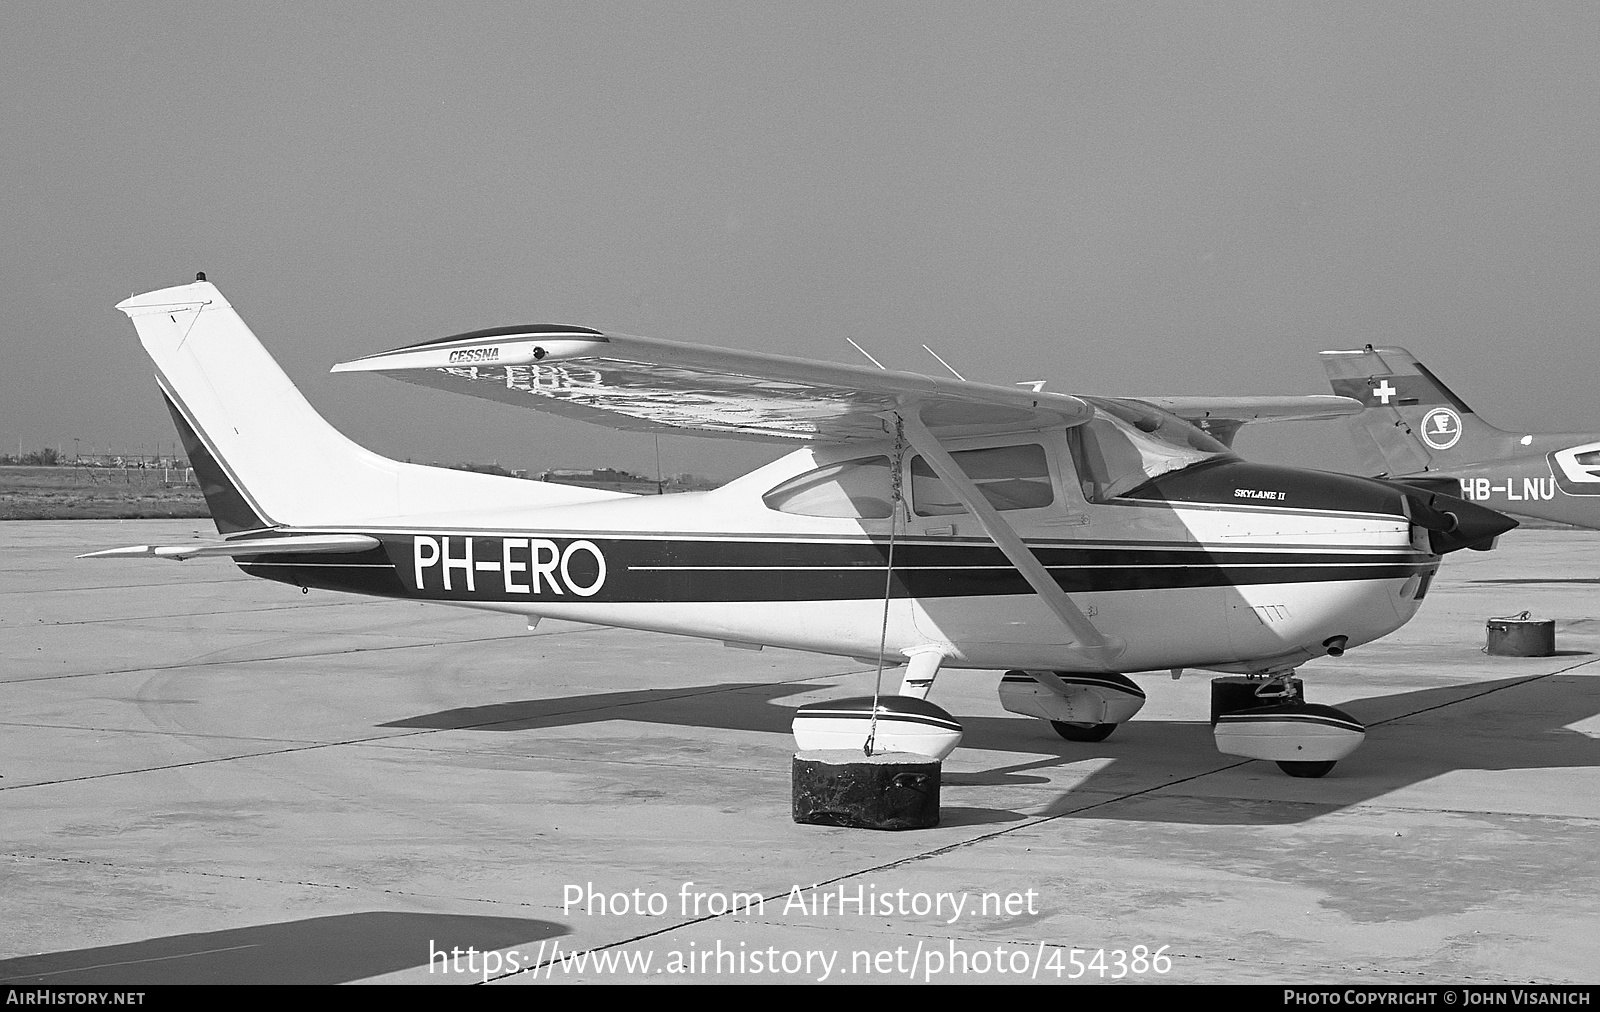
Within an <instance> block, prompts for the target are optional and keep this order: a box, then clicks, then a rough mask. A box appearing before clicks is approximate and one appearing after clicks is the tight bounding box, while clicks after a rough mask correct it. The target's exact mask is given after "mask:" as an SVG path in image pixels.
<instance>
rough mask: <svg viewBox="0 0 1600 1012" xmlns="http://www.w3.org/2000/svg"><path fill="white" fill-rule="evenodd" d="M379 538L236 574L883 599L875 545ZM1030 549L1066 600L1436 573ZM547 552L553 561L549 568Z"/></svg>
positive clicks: (1005, 587)
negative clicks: (376, 543)
mask: <svg viewBox="0 0 1600 1012" xmlns="http://www.w3.org/2000/svg"><path fill="white" fill-rule="evenodd" d="M381 540H382V547H380V548H375V549H372V550H370V551H367V552H360V553H352V554H350V555H346V556H342V557H341V558H340V559H339V560H338V561H332V560H329V561H323V560H321V559H316V558H312V557H310V556H305V555H298V556H297V555H289V554H285V555H276V556H275V555H261V556H257V557H254V558H252V559H250V560H249V561H241V563H240V565H241V566H243V567H244V568H245V570H246V571H247V572H249V573H251V574H252V575H256V576H262V577H266V578H268V579H277V580H282V581H283V582H286V583H292V584H294V585H296V586H317V587H325V588H328V589H337V590H350V591H355V592H360V593H369V594H379V595H384V596H392V597H415V598H421V599H424V600H436V601H455V602H472V601H477V602H483V603H500V604H504V603H516V604H532V603H535V602H546V603H548V602H571V603H594V604H605V603H623V602H627V603H639V602H650V603H663V602H707V603H709V602H741V601H743V602H755V601H774V602H776V601H837V600H881V599H882V598H883V594H884V563H885V561H886V556H887V551H886V546H885V545H882V544H879V543H868V542H857V543H854V544H819V543H815V542H789V543H782V542H770V541H746V542H736V541H723V540H700V541H677V542H664V541H656V540H650V539H634V538H607V537H604V536H592V537H590V538H585V539H560V538H549V537H546V538H537V537H535V538H529V537H521V538H500V537H485V536H479V535H471V536H469V535H464V534H463V535H456V536H446V537H440V538H430V537H427V536H414V535H394V534H389V535H384V536H382V537H381ZM1034 550H1035V552H1036V553H1037V554H1038V556H1039V558H1040V561H1041V562H1042V563H1044V565H1045V566H1046V567H1047V569H1048V570H1049V571H1050V573H1051V575H1052V576H1053V577H1055V579H1056V581H1057V583H1059V584H1060V585H1061V587H1062V589H1064V590H1067V591H1069V592H1073V593H1084V592H1108V591H1123V590H1164V589H1173V588H1180V587H1188V588H1193V587H1225V586H1244V585H1263V584H1268V585H1270V584H1279V583H1318V582H1339V581H1351V580H1360V581H1366V580H1387V579H1395V580H1403V579H1406V578H1407V577H1410V576H1414V575H1420V574H1425V573H1431V572H1432V571H1433V570H1434V568H1435V567H1436V566H1437V564H1438V560H1437V558H1435V557H1433V556H1428V555H1423V554H1420V553H1416V552H1411V551H1407V550H1381V549H1380V550H1372V551H1369V552H1368V553H1366V555H1365V557H1357V556H1354V555H1353V554H1348V553H1341V552H1327V551H1323V550H1320V549H1317V550H1309V551H1304V552H1301V553H1299V554H1298V555H1297V556H1291V555H1289V554H1288V553H1287V552H1285V551H1283V550H1262V551H1257V552H1244V551H1238V552H1227V553H1212V552H1210V551H1208V550H1206V549H1205V548H1201V547H1189V548H1187V549H1182V550H1180V549H1176V548H1173V547H1171V546H1158V547H1153V548H1149V549H1131V548H1120V549H1104V548H1101V549H1094V550H1083V549H1069V548H1055V547H1045V546H1040V547H1037V548H1035V549H1034ZM552 551H554V552H557V553H559V554H560V556H561V561H560V563H559V565H558V564H557V562H556V561H555V557H554V556H552V555H551V554H550V553H551V552H552ZM602 560H603V563H604V564H603V567H602V566H601V565H600V564H599V563H600V562H601V561H602ZM895 562H896V565H895V567H894V578H893V580H892V581H891V582H892V589H891V593H892V594H893V596H895V597H900V598H905V597H917V598H924V599H934V598H951V597H989V596H1007V595H1020V596H1027V595H1030V594H1031V593H1032V589H1031V588H1030V587H1029V586H1028V584H1027V582H1026V581H1025V580H1024V579H1023V577H1022V576H1021V574H1020V573H1018V572H1017V571H1016V569H1015V568H1013V567H1012V566H1010V565H1009V564H1008V563H1007V562H1006V561H1005V558H1004V556H1002V555H1001V554H1000V551H999V549H997V548H995V547H994V546H993V545H990V546H988V547H983V546H973V545H951V546H936V545H907V546H903V548H902V549H901V550H897V552H896V554H895ZM507 563H509V565H507ZM419 573H420V574H421V576H422V582H421V587H420V589H419V588H418V586H417V574H419ZM558 577H559V579H558ZM447 579H448V580H449V581H450V587H449V589H446V587H445V582H446V580H447Z"/></svg>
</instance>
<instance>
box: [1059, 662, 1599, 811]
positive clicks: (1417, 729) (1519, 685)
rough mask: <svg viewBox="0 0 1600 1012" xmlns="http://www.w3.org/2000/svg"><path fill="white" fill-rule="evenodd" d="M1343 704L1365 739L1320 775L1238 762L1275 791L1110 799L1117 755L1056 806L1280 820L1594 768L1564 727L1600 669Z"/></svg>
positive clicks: (1171, 732)
mask: <svg viewBox="0 0 1600 1012" xmlns="http://www.w3.org/2000/svg"><path fill="white" fill-rule="evenodd" d="M1557 677H1559V676H1557ZM1558 685H1559V690H1557V686H1558ZM1528 693H1536V694H1537V696H1536V697H1530V696H1528V695H1527V694H1528ZM1339 706H1340V708H1341V709H1343V710H1345V711H1347V712H1349V713H1350V714H1351V715H1352V716H1354V717H1356V718H1357V719H1358V720H1360V721H1362V722H1363V723H1365V724H1367V727H1368V729H1367V741H1366V743H1365V744H1364V745H1363V746H1362V747H1361V748H1360V749H1358V750H1357V751H1356V752H1355V753H1354V754H1353V755H1352V756H1350V757H1349V758H1348V759H1345V760H1343V761H1342V762H1340V763H1339V765H1338V766H1337V767H1335V768H1334V771H1333V772H1332V773H1331V774H1329V775H1328V776H1327V777H1326V778H1323V779H1316V780H1290V779H1289V778H1287V777H1283V778H1282V779H1281V780H1278V779H1277V778H1278V777H1280V776H1281V775H1280V774H1279V773H1278V771H1277V770H1276V769H1275V768H1274V767H1273V765H1272V764H1270V763H1264V762H1260V763H1250V764H1248V766H1246V767H1240V769H1243V770H1248V771H1249V772H1250V773H1253V774H1256V775H1260V774H1266V775H1268V776H1270V777H1272V778H1274V779H1275V780H1276V785H1275V787H1274V788H1273V790H1272V791H1270V792H1267V791H1263V792H1260V793H1262V794H1266V793H1271V794H1273V795H1275V796H1273V797H1270V798H1263V797H1239V796H1237V793H1228V792H1227V787H1226V786H1224V787H1223V788H1222V790H1221V791H1218V790H1217V783H1218V782H1217V781H1216V780H1213V779H1210V778H1206V777H1201V778H1199V779H1198V780H1197V781H1196V782H1195V783H1193V784H1184V783H1176V784H1174V785H1173V786H1172V787H1171V788H1167V789H1161V790H1157V791H1153V792H1150V793H1146V794H1142V795H1140V796H1139V797H1137V798H1130V799H1127V800H1114V799H1115V796H1116V794H1117V793H1118V792H1121V793H1127V789H1126V786H1124V785H1125V784H1126V783H1128V782H1130V778H1129V777H1128V774H1129V773H1132V772H1133V770H1131V769H1122V768H1120V767H1122V766H1123V765H1124V764H1123V763H1116V764H1112V765H1111V766H1107V767H1104V768H1102V769H1101V770H1099V771H1097V772H1096V773H1095V774H1093V775H1091V776H1090V777H1089V778H1087V779H1086V780H1084V781H1083V782H1082V783H1080V784H1078V785H1076V786H1075V787H1074V788H1073V789H1072V790H1070V791H1068V792H1066V793H1065V794H1063V795H1062V796H1061V797H1060V798H1059V799H1057V801H1056V802H1055V804H1054V805H1052V806H1051V811H1052V812H1053V813H1058V814H1063V815H1068V816H1071V817H1074V818H1093V819H1112V820H1128V821H1137V822H1176V823H1193V824H1204V825H1286V824H1291V823H1296V822H1304V821H1308V820H1310V819H1313V818H1316V817H1318V816H1320V815H1326V814H1328V813H1330V812H1334V811H1338V810H1339V809H1342V808H1347V807H1350V806H1352V805H1359V804H1363V803H1366V802H1369V801H1371V800H1373V799H1374V798H1379V797H1382V796H1384V795H1386V794H1389V793H1391V792H1393V791H1397V790H1401V789H1402V788H1406V787H1410V786H1412V785H1414V784H1418V783H1421V782H1423V781H1425V780H1430V779H1433V778H1435V777H1440V776H1444V775H1446V774H1449V773H1454V772H1457V771H1460V770H1486V771H1505V770H1533V769H1551V768H1581V767H1589V768H1593V767H1600V740H1596V739H1595V738H1591V737H1590V736H1589V735H1586V734H1584V733H1582V732H1579V731H1573V730H1570V729H1568V728H1567V726H1566V725H1568V724H1573V723H1576V722H1578V721H1581V720H1584V719H1586V718H1589V717H1592V716H1594V715H1595V714H1597V713H1600V679H1597V678H1594V677H1592V676H1575V677H1569V678H1565V679H1562V680H1561V681H1560V682H1559V683H1555V682H1552V681H1551V680H1550V679H1543V678H1540V679H1532V680H1530V679H1528V678H1527V677H1516V678H1505V679H1498V680H1495V681H1490V682H1469V683H1464V684H1461V685H1450V686H1441V687H1439V688H1434V689H1422V690H1418V691H1416V692H1404V693H1398V694H1395V695H1391V696H1369V697H1366V698H1364V699H1357V700H1351V701H1349V702H1345V703H1340V704H1339ZM1139 729H1140V731H1141V732H1143V734H1142V735H1141V736H1142V737H1143V736H1150V735H1152V734H1153V735H1154V736H1156V737H1159V738H1165V739H1168V740H1172V741H1177V740H1178V739H1180V738H1183V737H1189V738H1199V737H1202V736H1203V738H1204V739H1205V741H1204V744H1205V745H1210V744H1211V742H1210V739H1211V733H1210V728H1209V727H1208V726H1207V725H1205V724H1198V725H1197V724H1173V725H1168V726H1167V728H1166V729H1163V728H1162V724H1161V723H1159V722H1154V723H1145V724H1143V725H1142V726H1140V728H1139ZM1124 730H1127V728H1123V729H1119V731H1118V734H1121V733H1122V732H1123V731H1124ZM1106 744H1108V745H1109V744H1110V742H1107V743H1106ZM1195 744H1196V745H1198V744H1200V743H1199V742H1195ZM1090 747H1091V748H1093V746H1090ZM1101 754H1104V753H1101ZM1136 761H1137V760H1134V761H1132V762H1129V763H1128V764H1127V765H1128V766H1133V765H1134V763H1135V762H1136ZM1210 762H1211V763H1212V764H1213V766H1212V768H1213V769H1215V770H1217V771H1219V772H1220V771H1222V770H1224V769H1227V768H1229V767H1234V766H1237V764H1238V763H1239V762H1240V760H1239V759H1237V758H1235V757H1231V756H1223V755H1218V754H1216V753H1215V752H1214V751H1213V753H1212V756H1211V759H1210ZM1257 771H1259V773H1257ZM1195 772H1196V773H1200V772H1203V771H1202V770H1199V769H1197V770H1195ZM1252 793H1254V792H1252ZM1108 800H1109V801H1110V803H1107V801H1108Z"/></svg>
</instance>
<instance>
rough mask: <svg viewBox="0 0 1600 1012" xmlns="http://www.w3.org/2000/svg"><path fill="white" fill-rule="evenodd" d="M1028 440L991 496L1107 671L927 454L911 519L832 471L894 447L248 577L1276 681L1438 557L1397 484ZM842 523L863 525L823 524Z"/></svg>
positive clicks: (489, 605) (515, 519)
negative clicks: (1132, 470) (1082, 471)
mask: <svg viewBox="0 0 1600 1012" xmlns="http://www.w3.org/2000/svg"><path fill="white" fill-rule="evenodd" d="M1018 442H1019V441H1018V440H1017V439H1012V440H1010V441H1009V443H1008V441H1007V440H1006V439H1004V438H1003V437H987V438H985V439H980V440H967V441H961V440H954V441H952V444H951V445H952V447H953V448H954V449H955V450H956V451H957V452H958V453H959V452H961V451H963V450H979V451H982V450H1015V449H1016V446H1015V444H1017V443H1018ZM1022 442H1024V443H1025V444H1026V446H1027V447H1028V449H1029V452H1030V453H1035V454H1036V455H1040V456H1039V459H1040V460H1041V461H1042V462H1043V464H1044V465H1045V471H1047V473H1045V471H1041V472H1040V473H1039V474H1038V475H1035V476H1034V479H1033V484H1032V485H1026V484H1025V483H1024V484H1022V485H1019V486H1018V487H1019V488H1020V489H1021V492H1019V493H1017V494H1016V495H1015V496H1014V498H1012V499H1009V500H997V501H1004V502H1007V503H1008V504H1009V505H1008V506H1007V507H1004V508H1005V512H1004V513H1003V516H1004V517H1005V518H1006V520H1007V522H1008V523H1009V524H1010V525H1011V526H1012V527H1013V529H1015V531H1016V532H1017V533H1018V534H1019V535H1020V536H1021V537H1022V538H1023V539H1024V541H1025V542H1026V544H1027V545H1028V546H1029V548H1031V549H1032V550H1033V552H1034V553H1035V555H1036V556H1037V557H1038V558H1039V560H1040V561H1041V562H1042V563H1043V564H1044V566H1045V567H1046V568H1047V569H1048V571H1049V573H1050V575H1051V576H1052V577H1054V578H1055V579H1056V581H1057V582H1058V583H1059V584H1060V585H1061V587H1062V588H1063V589H1064V590H1066V591H1067V592H1068V593H1069V594H1070V595H1071V596H1072V599H1073V600H1074V601H1075V602H1076V603H1077V605H1078V606H1079V607H1080V608H1081V609H1082V610H1083V611H1084V612H1085V614H1086V615H1088V616H1089V618H1090V620H1091V621H1092V622H1093V623H1094V624H1095V626H1096V627H1098V628H1099V629H1100V630H1102V631H1103V632H1105V633H1107V634H1108V635H1110V636H1112V637H1115V638H1118V639H1120V640H1121V641H1122V642H1124V643H1125V644H1126V646H1125V648H1124V649H1123V652H1122V653H1121V654H1120V655H1119V656H1117V657H1115V658H1114V659H1113V660H1112V662H1111V663H1110V664H1107V663H1106V662H1104V661H1103V660H1097V659H1095V658H1093V657H1091V656H1089V655H1086V654H1084V653H1083V652H1082V651H1081V649H1080V648H1079V647H1078V646H1077V645H1076V644H1075V643H1074V642H1073V638H1072V636H1071V635H1070V634H1069V633H1068V631H1067V630H1066V629H1065V628H1064V627H1063V626H1062V625H1061V623H1060V622H1059V621H1057V620H1056V619H1055V618H1054V617H1053V616H1052V614H1051V613H1050V611H1049V610H1048V609H1047V608H1046V607H1045V605H1044V603H1043V602H1042V601H1041V599H1040V598H1039V597H1038V596H1037V595H1036V594H1035V593H1033V591H1032V590H1031V589H1030V587H1029V586H1028V584H1027V583H1026V582H1025V580H1024V579H1023V577H1022V576H1021V574H1019V572H1018V571H1017V570H1016V568H1015V567H1014V566H1012V565H1011V564H1010V562H1008V560H1007V559H1006V557H1005V556H1004V555H1003V554H1002V553H1001V551H1000V549H999V548H997V547H996V546H995V544H994V542H993V541H992V540H990V539H989V538H988V537H987V536H986V535H985V533H984V531H983V530H982V529H981V528H980V526H979V524H978V523H977V521H976V520H974V519H973V518H972V517H971V516H970V515H967V514H966V513H965V512H964V511H962V510H961V509H960V508H959V506H956V507H954V508H953V507H952V505H951V503H950V501H949V499H948V497H946V496H942V495H941V494H939V491H938V489H937V488H935V487H934V486H933V485H932V484H930V483H929V482H927V481H926V480H925V478H924V477H923V476H921V475H920V474H919V473H918V472H916V470H915V466H916V461H915V460H914V459H913V456H914V455H912V454H907V455H905V458H904V459H903V460H900V461H899V463H900V468H901V472H900V478H901V486H902V488H903V489H904V499H905V505H904V507H903V508H902V509H899V510H891V509H889V508H887V507H885V506H884V505H881V499H882V496H878V497H873V496H867V495H864V494H862V493H861V492H860V491H859V490H858V489H853V488H851V487H848V486H849V483H850V482H851V481H853V480H855V479H851V478H848V477H846V478H836V476H837V475H838V474H849V473H851V472H850V471H849V468H850V467H852V466H854V465H859V464H862V462H864V461H865V462H875V461H879V460H882V461H885V462H887V461H888V460H889V459H890V458H891V457H893V456H894V449H893V447H892V446H889V445H888V444H885V445H883V446H874V445H870V444H868V445H853V446H850V447H848V448H830V449H825V450H813V449H805V450H800V451H797V452H795V453H791V454H789V455H788V456H785V457H783V458H781V459H779V460H777V461H775V462H773V463H772V464H769V465H767V466H766V467H763V468H761V469H759V470H757V471H755V472H752V473H751V474H748V475H746V476H744V477H743V478H741V479H739V480H737V481H734V482H732V483H730V484H728V485H726V486H724V487H722V488H720V489H717V490H715V491H712V492H703V493H683V494H678V495H667V496H647V497H636V498H624V499H611V500H607V501H602V502H594V503H578V504H571V505H560V506H551V507H545V508H539V509H521V510H512V511H478V510H472V509H469V508H463V509H462V510H460V511H458V512H451V513H441V514H433V515H428V516H413V517H397V518H394V521H393V522H387V521H384V522H374V523H371V524H365V525H355V526H340V527H337V528H317V529H313V528H304V529H305V530H308V531H311V530H326V531H334V530H337V531H339V532H355V533H363V534H367V535H370V536H373V537H376V538H378V539H379V540H380V542H381V547H379V548H375V549H372V550H371V551H368V552H365V553H359V554H351V555H341V556H316V557H309V556H295V557H288V556H284V557H275V556H262V557H258V558H255V559H252V560H250V561H246V562H242V563H241V566H242V568H243V569H244V570H245V571H246V572H249V573H251V574H253V575H256V576H261V577H265V578H268V579H273V580H280V581H283V582H287V583H291V584H295V585H298V586H304V587H319V588H327V589H333V590H345V591H355V592H360V593H368V594H379V595H385V596H391V597H400V598H412V599H420V600H426V601H437V602H441V603H448V604H455V605H461V606H466V607H475V608H483V609H490V610H495V611H503V612H511V613H516V614H521V615H527V616H536V617H550V618H560V619H571V620H576V621H581V622H591V623H596V624H602V625H608V626H619V627H627V628H635V629H645V630H654V631H659V632H666V633H678V634H687V635H692V636H701V637H708V638H714V639H719V640H723V641H726V642H729V643H732V644H740V645H749V646H774V647H786V648H794V649H801V650H808V651H816V652H821V653H829V654H838V655H844V656H852V657H861V658H870V657H875V656H876V655H877V654H878V651H879V646H880V643H882V644H883V645H884V646H885V653H886V654H887V655H889V656H890V658H891V662H893V660H894V659H895V658H898V657H901V655H907V654H911V653H915V652H917V651H921V650H928V649H936V650H938V651H940V652H941V653H942V654H943V655H944V665H945V666H947V667H968V668H987V669H994V668H1047V669H1072V670H1121V671H1143V670H1155V669H1165V668H1174V667H1200V668H1212V669H1219V670H1232V671H1264V670H1269V669H1276V668H1282V667H1286V666H1293V665H1294V664H1298V663H1300V662H1302V661H1304V660H1307V659H1309V658H1311V657H1314V656H1319V655H1321V654H1324V653H1326V652H1327V647H1326V646H1325V644H1326V643H1327V642H1328V641H1329V640H1330V639H1333V638H1335V637H1345V638H1346V642H1347V643H1348V645H1351V646H1354V645H1356V644H1359V643H1363V642H1367V641H1370V640H1373V639H1376V638H1378V637H1380V636H1383V635H1385V634H1387V633H1389V632H1392V631H1393V630H1394V629H1396V628H1398V627H1400V626H1401V625H1403V624H1404V623H1405V622H1406V621H1407V620H1408V619H1410V618H1411V616H1412V615H1413V614H1414V613H1415V611H1416V609H1417V607H1418V604H1419V602H1420V601H1421V599H1422V597H1423V595H1424V593H1425V592H1426V590H1427V586H1428V582H1429V580H1430V579H1431V578H1432V576H1433V574H1434V572H1435V570H1436V569H1437V567H1438V564H1439V556H1438V555H1437V554H1435V553H1434V552H1433V551H1431V550H1430V549H1429V548H1428V545H1427V541H1426V537H1425V535H1424V537H1422V538H1421V539H1419V538H1418V536H1417V529H1416V528H1415V527H1414V526H1413V524H1412V523H1411V521H1410V520H1409V519H1408V508H1407V506H1406V495H1405V493H1404V492H1403V491H1400V490H1397V489H1395V488H1393V487H1391V486H1387V485H1385V484H1383V483H1380V482H1374V481H1370V480H1367V479H1361V478H1353V477H1350V476H1346V475H1331V474H1325V473H1322V472H1316V471H1307V470H1300V469H1294V468H1283V467H1273V466H1267V465H1258V464H1250V463H1246V462H1244V461H1240V460H1238V459H1237V458H1232V457H1228V458H1225V459H1219V460H1210V461H1207V462H1206V463H1203V464H1200V465H1197V466H1195V467H1193V468H1188V469H1184V470H1179V471H1176V472H1173V473H1169V474H1165V475H1163V476H1161V477H1159V478H1157V479H1155V480H1153V481H1151V482H1147V483H1145V484H1144V485H1142V486H1140V487H1137V488H1133V489H1129V490H1127V491H1125V492H1122V493H1119V494H1117V495H1115V496H1110V497H1106V498H1105V499H1104V501H1091V499H1090V498H1089V493H1088V492H1087V491H1086V489H1085V488H1084V487H1082V486H1081V485H1080V482H1079V481H1078V480H1077V478H1076V474H1077V473H1078V472H1077V470H1076V469H1075V468H1074V466H1073V461H1072V459H1071V450H1070V449H1069V447H1068V445H1067V439H1066V436H1065V434H1064V433H1061V432H1056V433H1032V434H1029V435H1028V436H1027V437H1026V439H1025V440H1023V441H1022ZM874 466H876V465H874ZM883 467H884V468H885V469H887V468H888V465H887V463H885V464H884V465H883ZM812 476H817V477H812ZM974 480H977V476H976V475H975V476H974ZM1000 480H1006V478H1005V476H1001V479H1000ZM828 481H835V485H832V486H830V485H828V484H827V482H828ZM808 482H809V484H808ZM1013 484H1014V483H1013ZM840 488H843V492H839V489H840ZM995 494H996V496H1001V495H1004V494H1007V493H1005V492H1004V491H1002V492H997V493H995ZM849 512H855V513H857V514H863V513H864V514H866V515H855V516H841V515H817V514H819V513H831V514H838V513H849ZM891 512H892V513H893V514H894V515H893V516H890V515H889V513H891ZM891 552H892V556H893V561H892V572H891V564H890V555H891ZM886 602H887V603H886ZM886 612H887V617H886Z"/></svg>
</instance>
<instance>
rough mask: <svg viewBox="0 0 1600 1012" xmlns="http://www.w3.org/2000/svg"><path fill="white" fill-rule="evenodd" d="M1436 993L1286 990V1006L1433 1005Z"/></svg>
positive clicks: (1436, 1000) (1352, 989) (1436, 996)
mask: <svg viewBox="0 0 1600 1012" xmlns="http://www.w3.org/2000/svg"><path fill="white" fill-rule="evenodd" d="M1438 998H1439V994H1438V992H1436V991H1358V990H1356V989H1354V988H1351V989H1349V990H1346V991H1302V990H1299V989H1297V988H1285V989H1284V992H1283V1003H1284V1004H1285V1005H1433V1004H1436V1003H1437V1002H1438Z"/></svg>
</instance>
